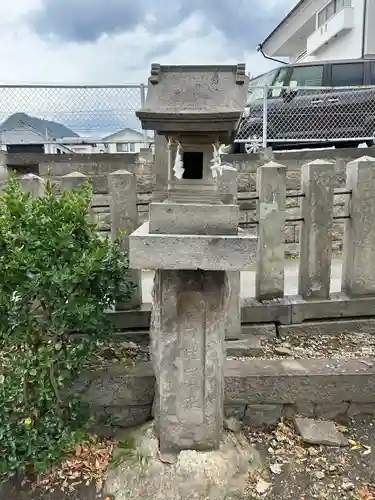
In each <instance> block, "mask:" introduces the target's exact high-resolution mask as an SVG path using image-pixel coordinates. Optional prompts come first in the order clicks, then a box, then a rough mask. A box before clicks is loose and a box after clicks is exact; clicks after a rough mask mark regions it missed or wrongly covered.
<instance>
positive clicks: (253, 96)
mask: <svg viewBox="0 0 375 500" xmlns="http://www.w3.org/2000/svg"><path fill="white" fill-rule="evenodd" d="M279 70H280V68H276V69H273V70H272V71H269V72H268V73H265V74H264V75H261V76H259V77H258V78H254V79H253V80H251V81H250V84H249V90H248V95H247V102H248V103H249V102H252V101H257V100H258V99H263V95H264V87H265V86H266V85H268V86H270V85H272V84H273V81H274V79H275V77H276V75H277V74H278V72H279Z"/></svg>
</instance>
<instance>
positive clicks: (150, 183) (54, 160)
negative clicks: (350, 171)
mask: <svg viewBox="0 0 375 500" xmlns="http://www.w3.org/2000/svg"><path fill="white" fill-rule="evenodd" d="M364 151H366V150H363V149H344V150H334V149H332V150H325V151H323V150H321V151H297V152H284V153H275V154H274V160H275V161H276V162H277V163H281V164H282V165H285V166H286V167H287V170H286V193H287V197H286V200H285V209H286V222H285V243H286V245H285V253H286V255H287V256H298V253H299V242H300V226H301V221H300V216H301V208H300V201H301V199H300V198H299V197H298V196H296V195H298V193H299V191H300V188H301V167H302V165H304V164H305V163H308V162H310V161H314V160H315V159H316V158H322V159H324V160H327V161H332V162H333V163H334V170H335V173H334V181H333V182H334V187H335V188H336V189H337V191H336V194H335V196H334V216H335V218H334V222H333V226H332V248H333V250H334V251H337V252H341V251H342V246H343V232H344V219H340V218H337V217H338V216H340V215H342V214H343V213H344V210H345V202H346V198H345V195H344V196H343V195H342V194H340V191H339V188H344V186H345V178H346V174H345V172H346V164H347V163H348V162H350V161H352V160H355V159H357V158H360V157H361V156H363V153H364ZM368 151H369V152H370V153H371V151H372V148H370V149H369V150H368ZM371 156H375V153H371ZM227 160H228V161H229V162H231V163H232V164H233V165H234V166H235V167H236V168H237V172H238V173H237V187H238V204H239V206H240V210H241V212H240V213H241V220H240V226H241V227H242V228H243V229H245V230H246V231H249V232H255V231H256V203H257V200H256V172H257V169H258V167H260V166H261V165H263V164H264V163H265V161H264V158H263V157H262V156H261V155H228V157H227ZM0 164H3V165H6V166H7V167H8V169H10V170H16V171H17V172H18V173H19V175H23V174H27V173H33V174H36V175H39V176H41V177H46V176H47V175H50V176H51V178H52V181H53V182H54V184H55V186H56V189H57V190H59V185H60V180H61V178H62V177H63V176H64V175H66V174H69V173H73V172H80V173H82V174H84V175H86V176H87V177H89V178H90V179H91V180H92V182H93V192H94V198H93V210H94V212H95V213H96V214H97V217H98V220H99V223H100V230H101V231H102V232H103V234H109V233H110V230H111V217H110V196H109V191H108V182H107V176H108V174H110V173H111V172H114V171H116V170H122V169H125V170H127V171H129V172H131V173H134V175H135V177H136V190H137V208H138V216H139V223H142V222H145V221H146V220H148V204H149V202H150V201H151V199H152V191H153V189H154V187H155V169H154V158H153V155H152V152H151V150H148V149H145V150H141V153H139V154H93V155H87V154H86V155H84V154H76V155H45V154H43V155H41V154H26V153H20V154H6V153H0Z"/></svg>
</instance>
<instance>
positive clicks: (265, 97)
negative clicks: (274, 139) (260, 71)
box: [262, 85, 268, 149]
mask: <svg viewBox="0 0 375 500" xmlns="http://www.w3.org/2000/svg"><path fill="white" fill-rule="evenodd" d="M267 105H268V87H267V85H266V86H265V87H264V88H263V139H262V146H263V148H264V149H266V148H267V111H268V110H267Z"/></svg>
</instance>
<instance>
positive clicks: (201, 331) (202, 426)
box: [150, 270, 229, 453]
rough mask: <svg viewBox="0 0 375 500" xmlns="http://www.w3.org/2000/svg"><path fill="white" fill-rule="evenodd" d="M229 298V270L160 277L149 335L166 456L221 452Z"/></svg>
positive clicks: (160, 272) (158, 426)
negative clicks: (167, 454) (171, 454)
mask: <svg viewBox="0 0 375 500" xmlns="http://www.w3.org/2000/svg"><path fill="white" fill-rule="evenodd" d="M228 294H229V285H228V282H227V276H226V273H225V271H165V270H157V271H156V272H155V279H154V288H153V311H152V322H151V329H150V335H151V342H152V360H153V365H154V371H155V377H156V386H157V387H156V396H155V398H156V400H155V418H156V429H157V434H158V438H159V446H160V452H161V453H176V452H179V451H181V450H186V449H195V450H212V449H217V448H218V447H219V443H220V437H221V432H222V428H223V397H224V373H223V369H224V362H225V346H224V331H225V319H226V306H227V300H228Z"/></svg>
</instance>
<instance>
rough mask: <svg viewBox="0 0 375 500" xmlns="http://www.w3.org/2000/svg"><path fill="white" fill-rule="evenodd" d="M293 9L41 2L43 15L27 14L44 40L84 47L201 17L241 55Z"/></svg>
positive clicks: (249, 3) (180, 2) (252, 4)
mask: <svg viewBox="0 0 375 500" xmlns="http://www.w3.org/2000/svg"><path fill="white" fill-rule="evenodd" d="M294 3H295V1H294V0H279V1H278V2H276V4H277V6H276V7H273V8H270V7H269V6H268V3H267V0H263V3H262V2H259V0H237V2H233V0H105V1H104V0H79V1H77V0H42V4H43V8H42V10H40V11H38V12H35V13H34V14H33V15H31V16H30V14H29V23H30V24H31V26H32V27H33V29H34V30H35V31H36V32H37V33H38V34H39V35H41V36H51V35H52V36H55V37H58V38H60V39H61V40H65V41H74V42H79V43H84V42H94V41H95V40H97V39H98V38H99V37H100V36H101V35H103V34H108V35H110V34H116V33H120V32H129V31H131V30H132V29H134V28H135V27H136V26H139V25H143V26H145V27H146V29H148V30H149V31H151V32H153V33H159V32H161V31H163V30H165V29H167V28H170V27H175V26H176V25H178V24H179V23H181V22H182V21H183V20H184V19H185V18H186V17H188V16H189V15H190V14H192V13H194V12H201V13H202V14H203V16H204V18H205V20H206V22H207V28H208V30H209V29H210V28H211V29H212V28H216V29H218V30H219V31H220V32H222V33H223V35H224V36H225V37H226V39H227V41H228V52H232V53H233V52H235V53H236V54H238V55H240V54H241V53H242V52H243V51H245V50H249V49H250V50H251V49H255V47H256V45H257V44H258V43H259V42H261V41H262V39H263V38H264V37H265V36H266V35H267V34H268V33H269V31H270V30H271V29H272V28H273V27H274V26H275V25H276V24H277V23H278V22H279V21H280V20H281V18H282V17H283V16H284V15H285V14H286V13H287V12H288V10H289V9H290V8H291V7H292V6H293V4H294ZM150 46H151V47H152V42H151V43H150ZM163 48H164V49H165V48H166V47H161V49H163ZM153 49H155V47H153ZM153 51H154V50H153ZM159 53H160V54H161V53H163V51H162V50H161V51H160V52H159Z"/></svg>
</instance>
